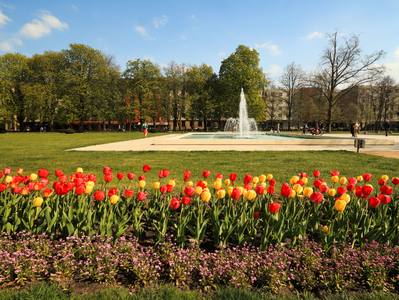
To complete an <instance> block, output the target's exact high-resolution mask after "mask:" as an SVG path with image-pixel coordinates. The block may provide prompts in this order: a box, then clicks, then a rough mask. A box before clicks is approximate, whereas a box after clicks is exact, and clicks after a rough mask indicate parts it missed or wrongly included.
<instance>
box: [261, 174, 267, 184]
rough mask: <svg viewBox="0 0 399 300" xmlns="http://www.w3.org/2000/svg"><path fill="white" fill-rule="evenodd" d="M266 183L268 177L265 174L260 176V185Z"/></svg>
mask: <svg viewBox="0 0 399 300" xmlns="http://www.w3.org/2000/svg"><path fill="white" fill-rule="evenodd" d="M265 181H266V175H265V174H262V175H260V176H259V182H260V183H263V182H265Z"/></svg>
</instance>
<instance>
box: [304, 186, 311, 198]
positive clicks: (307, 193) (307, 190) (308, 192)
mask: <svg viewBox="0 0 399 300" xmlns="http://www.w3.org/2000/svg"><path fill="white" fill-rule="evenodd" d="M312 194H313V189H312V188H311V187H308V186H307V187H305V188H304V189H303V195H304V196H305V197H310V195H312Z"/></svg>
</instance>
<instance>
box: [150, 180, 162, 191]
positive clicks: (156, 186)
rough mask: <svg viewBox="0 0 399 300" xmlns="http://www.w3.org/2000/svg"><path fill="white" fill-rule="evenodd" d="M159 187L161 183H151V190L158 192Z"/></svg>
mask: <svg viewBox="0 0 399 300" xmlns="http://www.w3.org/2000/svg"><path fill="white" fill-rule="evenodd" d="M160 186H161V183H160V182H159V181H154V182H153V183H152V188H153V189H154V190H159V188H160Z"/></svg>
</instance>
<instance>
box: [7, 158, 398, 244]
mask: <svg viewBox="0 0 399 300" xmlns="http://www.w3.org/2000/svg"><path fill="white" fill-rule="evenodd" d="M148 172H151V167H150V166H148V165H144V166H143V174H142V175H140V176H136V175H135V174H133V173H126V174H124V173H120V172H119V173H116V174H115V172H113V171H112V169H111V168H109V167H104V169H103V180H102V181H101V182H98V180H97V178H96V176H95V175H93V174H90V173H84V172H83V170H82V169H81V168H78V169H77V170H76V172H74V173H73V174H69V175H65V174H64V173H63V172H62V171H61V170H56V171H55V175H54V176H51V175H49V171H48V170H45V169H40V170H39V171H38V172H37V173H33V174H29V175H24V173H23V170H22V169H18V170H17V171H16V172H15V173H12V170H11V169H10V168H5V169H3V171H1V172H0V217H1V222H0V232H2V233H8V234H14V233H17V232H22V231H26V232H32V233H36V234H40V233H46V234H47V235H48V236H50V237H52V238H60V237H66V236H93V235H101V236H108V237H113V238H114V239H117V238H119V237H121V236H122V235H124V236H128V237H132V236H134V237H136V238H137V239H138V240H139V241H140V242H142V243H147V244H148V243H149V244H158V243H162V242H163V241H165V239H166V237H167V236H171V237H172V241H173V242H175V243H176V244H178V245H179V246H187V245H190V244H196V245H201V246H203V247H205V248H207V249H215V248H220V247H226V246H228V245H234V246H237V245H243V244H248V245H252V246H256V247H260V248H261V249H266V248H267V247H268V245H270V244H279V243H290V244H291V245H295V244H296V243H298V242H300V241H301V240H304V239H311V240H314V241H318V242H321V243H322V244H323V245H324V246H325V247H326V249H328V248H330V247H332V246H333V245H335V244H337V243H350V244H352V245H362V244H364V243H365V242H367V241H378V242H380V243H386V244H393V245H396V244H398V241H399V229H398V226H397V224H398V221H399V209H398V201H397V200H398V199H397V198H398V194H397V192H396V190H395V186H396V185H397V184H398V183H399V178H398V177H389V176H388V175H382V176H380V177H378V178H377V179H376V180H374V181H373V177H372V175H371V174H368V173H366V174H363V175H358V176H356V177H350V178H347V177H344V176H340V174H339V172H338V171H336V170H335V171H331V173H330V174H324V175H327V178H326V179H323V177H324V176H323V175H322V174H320V172H319V171H317V170H315V171H314V172H313V174H312V175H311V176H309V175H308V174H306V173H304V172H301V173H299V174H298V175H294V176H292V177H291V178H290V180H288V182H283V183H277V182H276V180H275V179H274V178H273V175H272V174H266V175H264V174H261V175H259V176H252V175H250V174H246V175H245V176H243V178H242V180H238V176H237V174H235V173H231V174H229V175H228V176H227V177H224V176H223V175H222V174H219V173H217V174H215V175H212V174H211V172H210V171H208V170H205V171H204V172H203V173H202V175H201V177H200V178H197V179H196V180H194V181H193V179H192V174H191V172H190V171H188V170H187V171H185V172H183V174H182V180H181V182H179V180H178V179H173V178H169V177H170V172H169V170H165V169H164V170H160V171H159V172H158V174H157V175H158V178H159V179H158V180H157V181H154V182H152V183H147V182H146V176H147V173H148ZM115 177H116V179H115ZM373 182H374V185H373Z"/></svg>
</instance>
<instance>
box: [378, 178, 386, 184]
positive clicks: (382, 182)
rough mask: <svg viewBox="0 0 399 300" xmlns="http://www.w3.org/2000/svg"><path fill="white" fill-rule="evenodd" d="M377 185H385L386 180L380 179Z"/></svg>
mask: <svg viewBox="0 0 399 300" xmlns="http://www.w3.org/2000/svg"><path fill="white" fill-rule="evenodd" d="M377 183H378V185H384V184H385V180H384V179H383V178H380V179H378V181H377Z"/></svg>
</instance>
